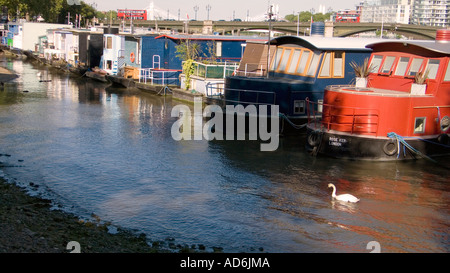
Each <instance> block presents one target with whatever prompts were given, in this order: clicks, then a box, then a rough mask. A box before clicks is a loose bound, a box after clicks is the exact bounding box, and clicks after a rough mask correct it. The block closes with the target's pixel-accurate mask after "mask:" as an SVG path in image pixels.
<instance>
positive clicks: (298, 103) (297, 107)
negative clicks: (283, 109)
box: [294, 100, 305, 114]
mask: <svg viewBox="0 0 450 273" xmlns="http://www.w3.org/2000/svg"><path fill="white" fill-rule="evenodd" d="M304 113H305V101H304V100H294V114H304Z"/></svg>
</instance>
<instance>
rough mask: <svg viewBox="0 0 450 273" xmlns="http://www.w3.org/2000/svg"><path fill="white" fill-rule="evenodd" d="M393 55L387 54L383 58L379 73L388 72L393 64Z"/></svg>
mask: <svg viewBox="0 0 450 273" xmlns="http://www.w3.org/2000/svg"><path fill="white" fill-rule="evenodd" d="M394 61H395V57H394V56H387V57H386V58H385V59H384V63H383V67H382V68H381V71H380V73H383V74H388V73H389V72H390V71H391V68H392V65H393V64H394Z"/></svg>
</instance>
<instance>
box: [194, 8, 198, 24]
mask: <svg viewBox="0 0 450 273" xmlns="http://www.w3.org/2000/svg"><path fill="white" fill-rule="evenodd" d="M198 9H199V7H198V6H194V11H195V21H197V11H198Z"/></svg>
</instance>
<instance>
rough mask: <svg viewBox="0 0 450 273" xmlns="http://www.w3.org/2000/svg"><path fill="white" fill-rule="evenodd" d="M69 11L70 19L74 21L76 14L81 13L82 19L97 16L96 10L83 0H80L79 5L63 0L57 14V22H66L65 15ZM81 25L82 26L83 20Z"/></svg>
mask: <svg viewBox="0 0 450 273" xmlns="http://www.w3.org/2000/svg"><path fill="white" fill-rule="evenodd" d="M69 13H70V17H71V18H70V21H71V22H72V23H74V22H75V16H76V14H81V17H82V18H83V19H89V20H90V19H92V18H94V17H96V16H97V10H96V9H94V8H93V7H92V6H90V5H88V4H86V3H85V2H84V1H80V5H69V4H68V3H67V1H64V3H63V5H62V8H61V11H60V13H59V16H58V23H60V24H67V16H68V14H69ZM83 19H82V23H81V25H82V26H83V25H84V24H83V21H84V20H83Z"/></svg>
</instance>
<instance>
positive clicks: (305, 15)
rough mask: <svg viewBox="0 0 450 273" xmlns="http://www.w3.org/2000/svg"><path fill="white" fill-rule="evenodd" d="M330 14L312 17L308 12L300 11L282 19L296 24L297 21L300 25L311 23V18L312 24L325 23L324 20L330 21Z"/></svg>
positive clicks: (319, 14) (317, 14) (318, 14)
mask: <svg viewBox="0 0 450 273" xmlns="http://www.w3.org/2000/svg"><path fill="white" fill-rule="evenodd" d="M331 15H332V13H325V14H322V13H316V14H314V15H312V13H311V12H309V11H302V12H300V15H299V14H288V15H286V16H285V17H284V19H286V20H288V21H289V22H297V20H299V21H300V22H301V23H306V22H310V21H311V16H312V17H313V21H314V22H325V21H326V20H330V16H331Z"/></svg>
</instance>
